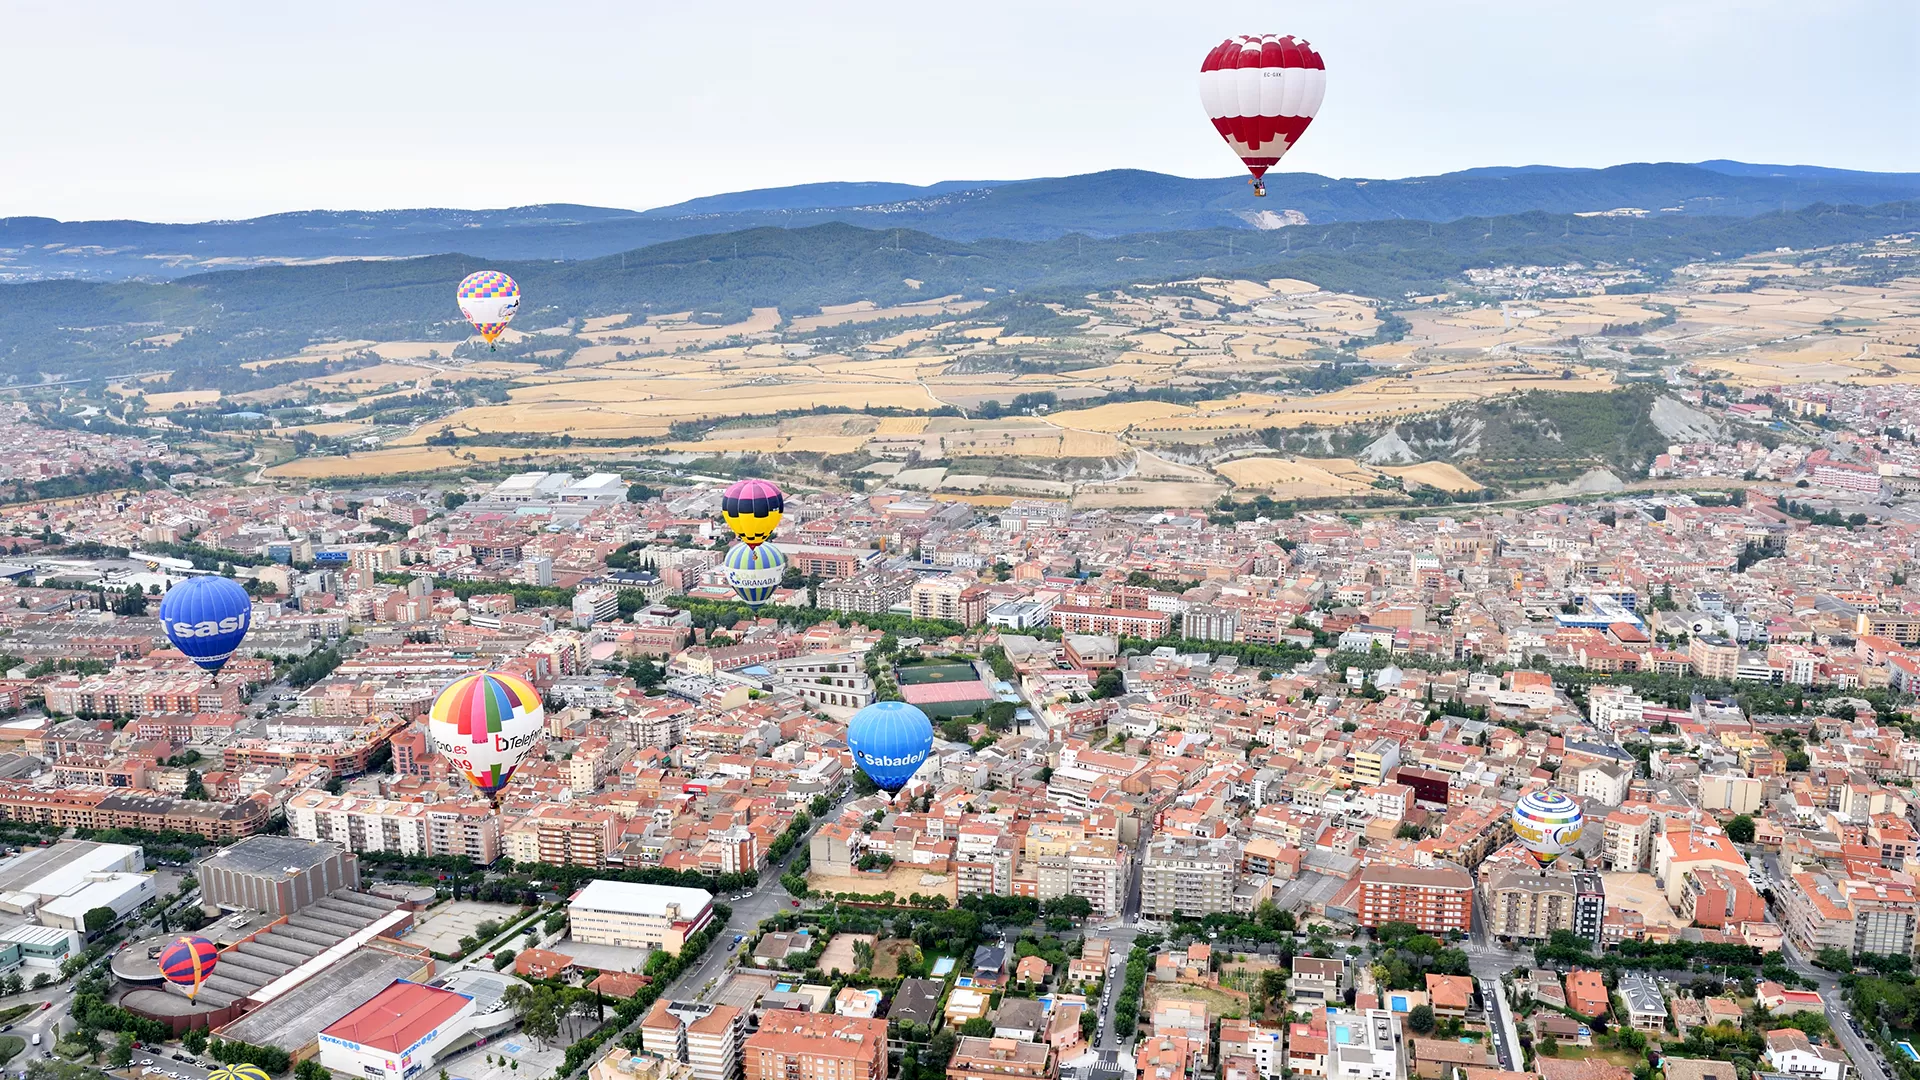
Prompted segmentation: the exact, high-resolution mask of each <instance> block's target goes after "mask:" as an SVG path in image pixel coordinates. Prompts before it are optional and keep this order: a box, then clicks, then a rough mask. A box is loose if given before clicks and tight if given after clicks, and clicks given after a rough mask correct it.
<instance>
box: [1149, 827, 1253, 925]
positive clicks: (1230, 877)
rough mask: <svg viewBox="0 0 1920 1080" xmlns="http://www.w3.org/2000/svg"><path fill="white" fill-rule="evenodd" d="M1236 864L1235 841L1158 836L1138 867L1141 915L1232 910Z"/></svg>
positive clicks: (1207, 912)
mask: <svg viewBox="0 0 1920 1080" xmlns="http://www.w3.org/2000/svg"><path fill="white" fill-rule="evenodd" d="M1239 865H1240V842H1239V841H1238V840H1235V839H1232V838H1221V839H1213V840H1202V839H1197V838H1195V837H1190V836H1160V837H1157V838H1155V839H1154V840H1153V842H1152V843H1150V844H1148V845H1147V852H1146V859H1145V861H1144V862H1143V863H1142V864H1141V872H1140V911H1141V914H1143V915H1146V916H1148V917H1149V918H1155V919H1163V918H1168V917H1170V916H1173V915H1176V914H1180V915H1189V916H1200V915H1211V914H1214V913H1215V912H1223V911H1232V910H1233V894H1234V887H1235V885H1236V884H1237V883H1238V882H1237V874H1238V867H1239Z"/></svg>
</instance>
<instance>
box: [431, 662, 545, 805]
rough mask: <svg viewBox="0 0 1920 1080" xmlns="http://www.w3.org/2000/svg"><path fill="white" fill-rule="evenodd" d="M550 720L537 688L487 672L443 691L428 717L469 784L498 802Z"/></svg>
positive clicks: (439, 745)
mask: <svg viewBox="0 0 1920 1080" xmlns="http://www.w3.org/2000/svg"><path fill="white" fill-rule="evenodd" d="M545 719H546V710H545V709H543V708H542V707H541V704H540V693H539V691H537V690H535V689H534V688H533V686H532V684H530V683H528V682H527V681H526V680H525V679H522V678H520V677H519V676H517V675H508V674H505V673H504V672H498V671H483V672H480V673H479V674H477V675H468V676H466V677H465V678H462V679H455V680H454V681H453V682H452V683H451V684H449V685H448V686H447V688H446V689H445V690H442V691H440V696H439V697H437V698H435V699H434V702H433V709H432V711H431V712H429V713H428V715H427V734H428V735H429V736H431V737H432V739H433V745H434V747H435V749H437V750H439V751H440V755H441V756H442V757H444V758H446V759H447V762H448V764H450V765H452V766H453V767H454V768H455V769H458V770H460V773H461V775H463V776H465V777H466V778H467V783H469V784H472V785H473V786H474V788H475V789H476V790H478V791H479V792H480V793H481V794H483V795H486V796H488V797H489V798H492V797H496V796H498V795H499V793H500V789H502V788H504V787H506V786H507V781H509V780H511V779H513V770H515V769H517V768H519V767H520V762H521V761H523V760H525V759H526V756H527V753H528V751H530V750H532V749H533V744H534V742H535V741H537V740H538V739H539V738H540V727H541V724H542V723H543V722H544V721H545Z"/></svg>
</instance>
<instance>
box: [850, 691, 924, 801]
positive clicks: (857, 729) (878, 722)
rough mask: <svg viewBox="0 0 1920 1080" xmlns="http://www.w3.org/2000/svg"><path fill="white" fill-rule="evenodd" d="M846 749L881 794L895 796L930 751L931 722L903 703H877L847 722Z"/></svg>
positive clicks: (915, 709) (919, 712)
mask: <svg viewBox="0 0 1920 1080" xmlns="http://www.w3.org/2000/svg"><path fill="white" fill-rule="evenodd" d="M847 749H849V750H851V751H853V763H854V764H855V765H858V766H859V767H860V771H861V772H863V773H866V774H867V776H868V777H870V778H871V779H872V780H873V782H874V783H876V784H878V785H880V790H882V791H885V792H889V793H892V792H896V791H899V790H900V789H901V788H903V787H905V786H906V785H907V781H908V780H911V779H913V774H914V773H915V772H917V771H919V769H920V763H921V762H923V761H925V760H927V752H928V751H930V750H932V749H933V721H931V720H929V719H927V714H926V713H923V712H921V711H920V710H919V709H917V708H914V707H913V706H912V705H909V704H907V703H906V702H904V701H876V702H874V703H873V704H871V705H869V706H867V707H866V708H864V709H861V710H860V711H859V712H857V713H854V714H853V719H852V720H849V721H848V722H847Z"/></svg>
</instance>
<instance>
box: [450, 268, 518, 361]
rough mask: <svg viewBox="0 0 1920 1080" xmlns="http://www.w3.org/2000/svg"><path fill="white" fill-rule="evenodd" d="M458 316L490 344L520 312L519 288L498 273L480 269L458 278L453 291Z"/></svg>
mask: <svg viewBox="0 0 1920 1080" xmlns="http://www.w3.org/2000/svg"><path fill="white" fill-rule="evenodd" d="M454 299H455V300H457V301H458V302H459V304H460V314H462V315H464V316H466V319H467V321H468V322H470V323H472V324H473V328H474V329H475V330H476V331H478V332H479V334H480V336H481V337H483V338H485V339H486V340H487V344H489V345H491V344H493V343H494V342H495V341H496V340H498V339H499V337H500V335H501V334H503V333H505V332H506V330H507V324H508V323H510V322H512V321H513V313H514V312H515V311H518V310H519V309H520V286H519V285H518V284H516V283H515V282H514V280H513V279H512V278H510V277H508V276H507V275H505V274H503V273H501V272H500V271H498V270H480V271H476V272H474V273H471V274H468V275H467V276H466V277H465V278H463V279H461V281H460V287H459V288H458V289H456V290H454Z"/></svg>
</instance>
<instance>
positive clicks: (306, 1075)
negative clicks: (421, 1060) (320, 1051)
mask: <svg viewBox="0 0 1920 1080" xmlns="http://www.w3.org/2000/svg"><path fill="white" fill-rule="evenodd" d="M332 1076H333V1074H332V1073H331V1072H329V1071H327V1067H326V1066H325V1065H322V1064H320V1059H319V1058H305V1059H303V1060H302V1061H301V1062H300V1064H298V1065H295V1066H294V1067H293V1080H330V1078H331V1077H332ZM440 1080H447V1070H445V1069H441V1070H440Z"/></svg>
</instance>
